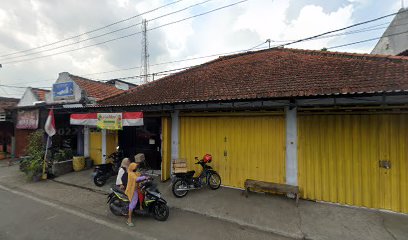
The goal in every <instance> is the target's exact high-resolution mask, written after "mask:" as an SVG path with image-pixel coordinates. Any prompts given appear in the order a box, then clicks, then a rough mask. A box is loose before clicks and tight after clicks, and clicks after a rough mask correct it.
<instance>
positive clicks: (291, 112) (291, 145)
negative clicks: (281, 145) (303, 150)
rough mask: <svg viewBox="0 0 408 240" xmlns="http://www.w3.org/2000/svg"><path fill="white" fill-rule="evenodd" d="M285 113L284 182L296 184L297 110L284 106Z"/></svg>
mask: <svg viewBox="0 0 408 240" xmlns="http://www.w3.org/2000/svg"><path fill="white" fill-rule="evenodd" d="M285 113H286V183H287V184H290V185H294V186H297V185H298V159H297V110H296V108H295V107H294V108H290V107H286V108H285Z"/></svg>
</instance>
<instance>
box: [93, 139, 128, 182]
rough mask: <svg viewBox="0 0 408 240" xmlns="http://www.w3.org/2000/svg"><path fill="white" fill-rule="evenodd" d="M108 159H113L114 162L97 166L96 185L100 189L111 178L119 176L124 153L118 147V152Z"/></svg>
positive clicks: (94, 174)
mask: <svg viewBox="0 0 408 240" xmlns="http://www.w3.org/2000/svg"><path fill="white" fill-rule="evenodd" d="M107 158H108V159H111V160H112V162H109V163H105V164H99V165H97V166H96V167H95V170H94V173H93V176H94V177H93V179H94V183H95V185H96V186H98V187H102V186H103V185H105V183H106V181H107V180H108V179H109V178H110V177H112V176H115V175H117V174H118V171H119V168H120V164H121V159H122V151H121V150H120V149H119V147H117V148H116V152H114V153H112V154H110V155H109V156H108V157H107Z"/></svg>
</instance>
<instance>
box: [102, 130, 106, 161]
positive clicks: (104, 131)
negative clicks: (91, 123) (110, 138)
mask: <svg viewBox="0 0 408 240" xmlns="http://www.w3.org/2000/svg"><path fill="white" fill-rule="evenodd" d="M105 163H106V129H102V164H105Z"/></svg>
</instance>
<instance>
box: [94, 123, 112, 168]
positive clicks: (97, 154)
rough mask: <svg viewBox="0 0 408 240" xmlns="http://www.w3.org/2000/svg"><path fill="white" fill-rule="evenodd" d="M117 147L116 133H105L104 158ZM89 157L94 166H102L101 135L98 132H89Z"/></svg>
mask: <svg viewBox="0 0 408 240" xmlns="http://www.w3.org/2000/svg"><path fill="white" fill-rule="evenodd" d="M117 146H118V134H117V131H109V130H107V132H106V156H109V155H110V154H111V153H113V152H115V151H116V147H117ZM89 157H90V158H91V159H92V160H93V162H94V164H102V133H101V132H100V131H99V130H96V129H94V130H91V131H90V133H89Z"/></svg>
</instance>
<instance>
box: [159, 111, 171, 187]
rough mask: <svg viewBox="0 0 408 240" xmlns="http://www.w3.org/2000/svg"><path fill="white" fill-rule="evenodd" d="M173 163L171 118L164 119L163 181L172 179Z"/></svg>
mask: <svg viewBox="0 0 408 240" xmlns="http://www.w3.org/2000/svg"><path fill="white" fill-rule="evenodd" d="M170 163H171V118H169V117H162V166H161V168H162V174H161V180H162V181H166V180H167V179H169V178H170Z"/></svg>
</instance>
